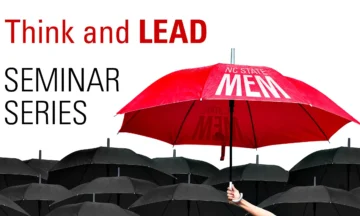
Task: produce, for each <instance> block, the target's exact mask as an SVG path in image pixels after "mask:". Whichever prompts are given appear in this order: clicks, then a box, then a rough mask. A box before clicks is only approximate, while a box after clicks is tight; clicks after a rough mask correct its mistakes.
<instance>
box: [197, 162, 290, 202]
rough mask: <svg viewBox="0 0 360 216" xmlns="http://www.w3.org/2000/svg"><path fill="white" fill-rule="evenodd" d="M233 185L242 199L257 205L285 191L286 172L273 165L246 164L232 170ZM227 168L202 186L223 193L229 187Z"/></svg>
mask: <svg viewBox="0 0 360 216" xmlns="http://www.w3.org/2000/svg"><path fill="white" fill-rule="evenodd" d="M232 173H233V174H232V175H233V184H234V186H235V187H236V188H237V189H238V190H239V191H241V192H242V193H243V194H244V198H245V199H246V200H247V201H249V202H251V203H253V204H256V205H257V204H259V203H260V202H262V201H263V200H265V199H266V198H268V197H270V196H272V195H274V194H277V193H279V192H283V191H284V190H286V189H287V180H288V172H287V171H286V170H284V169H283V168H281V167H279V166H275V165H263V164H246V165H241V166H235V167H233V168H232ZM228 176H229V168H225V169H222V170H220V172H218V173H217V174H216V175H214V176H212V177H210V178H209V179H207V180H206V181H205V182H204V184H207V185H212V186H214V187H215V188H217V189H219V190H222V191H225V190H227V188H228V187H229V177H228Z"/></svg>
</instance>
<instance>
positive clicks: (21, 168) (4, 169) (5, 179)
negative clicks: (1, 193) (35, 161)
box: [0, 158, 39, 190]
mask: <svg viewBox="0 0 360 216" xmlns="http://www.w3.org/2000/svg"><path fill="white" fill-rule="evenodd" d="M38 181H39V173H37V172H36V171H35V170H33V169H32V168H31V167H30V166H28V165H27V164H25V163H24V162H22V161H21V160H19V159H16V158H0V190H1V189H4V188H6V187H10V186H14V185H22V184H28V183H36V182H38Z"/></svg>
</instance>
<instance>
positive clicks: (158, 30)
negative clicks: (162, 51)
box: [154, 20, 167, 43]
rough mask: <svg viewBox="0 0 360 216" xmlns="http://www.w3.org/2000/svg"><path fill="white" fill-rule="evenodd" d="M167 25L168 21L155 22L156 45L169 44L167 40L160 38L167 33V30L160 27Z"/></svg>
mask: <svg viewBox="0 0 360 216" xmlns="http://www.w3.org/2000/svg"><path fill="white" fill-rule="evenodd" d="M166 23H167V20H154V43H167V39H161V38H160V34H161V33H166V28H160V25H161V24H166Z"/></svg>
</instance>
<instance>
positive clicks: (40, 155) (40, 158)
mask: <svg viewBox="0 0 360 216" xmlns="http://www.w3.org/2000/svg"><path fill="white" fill-rule="evenodd" d="M39 160H41V150H39Z"/></svg>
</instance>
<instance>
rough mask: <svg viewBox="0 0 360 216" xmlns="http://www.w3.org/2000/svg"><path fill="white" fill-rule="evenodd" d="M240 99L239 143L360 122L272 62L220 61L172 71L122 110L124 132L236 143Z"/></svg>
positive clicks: (326, 132) (315, 135) (323, 136)
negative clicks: (231, 105) (231, 108)
mask: <svg viewBox="0 0 360 216" xmlns="http://www.w3.org/2000/svg"><path fill="white" fill-rule="evenodd" d="M232 100H234V101H235V102H234V113H233V116H234V118H233V120H234V121H233V140H232V145H233V146H235V147H244V148H259V147H263V146H270V145H276V144H285V143H294V142H307V141H323V140H329V139H330V137H331V136H332V135H333V134H334V133H336V132H337V131H338V130H339V129H340V128H341V127H343V126H344V125H345V124H347V123H349V122H355V123H358V124H359V122H358V121H357V120H356V119H354V118H353V117H352V116H351V115H349V114H348V113H347V112H345V111H344V110H343V109H342V108H340V107H339V106H338V105H337V104H335V103H334V102H333V101H332V100H330V99H329V98H328V97H327V96H325V95H324V94H322V93H321V92H320V91H318V90H316V89H315V88H313V87H311V86H309V85H307V84H306V83H304V82H301V81H299V80H296V79H293V78H289V77H285V76H283V75H281V74H280V73H279V72H277V71H276V70H274V69H272V68H269V67H256V66H244V65H233V64H215V65H211V66H206V67H200V68H192V69H185V70H180V71H176V72H173V73H170V74H168V75H166V76H164V77H162V78H160V79H159V80H157V81H156V82H154V83H153V84H151V85H150V86H149V87H147V88H146V89H145V90H144V91H143V92H141V93H140V94H139V95H138V96H137V97H135V98H134V99H133V100H132V101H131V102H130V103H129V104H127V105H126V106H125V107H124V108H122V109H121V110H120V111H119V112H118V114H124V113H125V117H124V121H123V124H122V127H121V129H120V131H119V132H128V133H134V134H139V135H143V136H147V137H151V138H155V139H158V140H161V141H164V142H167V143H170V144H173V145H181V144H196V145H220V146H227V145H229V134H230V132H229V125H230V118H229V101H232Z"/></svg>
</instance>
